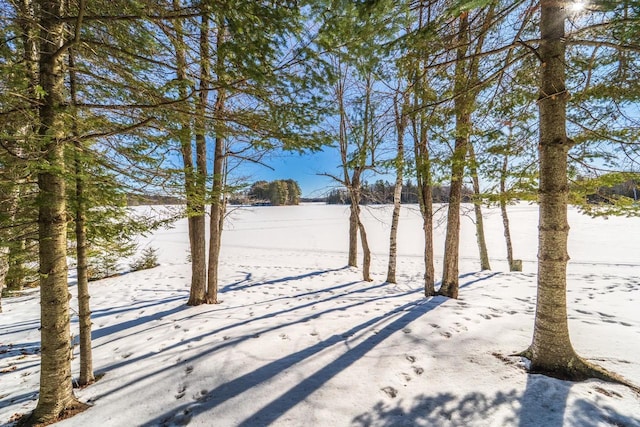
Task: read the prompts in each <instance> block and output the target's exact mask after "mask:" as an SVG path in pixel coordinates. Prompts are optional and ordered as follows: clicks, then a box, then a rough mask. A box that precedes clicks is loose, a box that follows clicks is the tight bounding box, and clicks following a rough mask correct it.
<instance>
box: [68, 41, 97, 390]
mask: <svg viewBox="0 0 640 427" xmlns="http://www.w3.org/2000/svg"><path fill="white" fill-rule="evenodd" d="M76 85H77V81H76V72H75V63H74V57H73V51H72V50H70V51H69V94H70V96H71V105H72V106H73V107H74V108H75V106H76V105H77V104H78V97H77V86H76ZM71 120H72V124H71V127H72V134H73V137H74V139H75V141H74V148H75V150H74V159H73V160H74V169H75V173H74V178H75V184H76V194H75V198H76V200H75V210H76V211H75V220H76V223H75V228H76V230H75V231H76V262H77V266H76V272H77V276H78V278H77V280H78V285H77V288H78V323H79V334H80V375H79V378H78V384H79V385H80V386H85V385H87V384H91V383H92V382H94V381H95V377H94V374H93V354H92V351H91V306H90V304H89V300H90V298H91V297H90V295H89V271H88V269H89V257H88V254H87V249H88V243H87V226H86V221H87V200H86V194H85V188H86V185H85V181H86V177H85V169H84V167H83V166H84V165H83V161H82V158H81V157H82V156H81V153H82V145H81V143H80V141H79V140H78V137H79V136H80V135H79V131H78V117H77V114H76V112H75V111H73V113H72V115H71Z"/></svg>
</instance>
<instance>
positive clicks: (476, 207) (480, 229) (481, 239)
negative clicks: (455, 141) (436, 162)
mask: <svg viewBox="0 0 640 427" xmlns="http://www.w3.org/2000/svg"><path fill="white" fill-rule="evenodd" d="M476 160H477V159H476V151H475V149H474V148H473V144H471V143H469V164H470V166H469V168H470V170H471V180H472V182H473V195H474V197H473V212H474V214H475V219H476V221H475V224H476V237H477V239H478V251H479V252H480V269H481V270H491V265H490V264H489V252H488V251H487V242H486V239H485V236H484V220H483V218H482V199H481V195H480V180H479V178H478V166H477V163H476Z"/></svg>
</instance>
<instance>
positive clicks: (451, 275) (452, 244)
mask: <svg viewBox="0 0 640 427" xmlns="http://www.w3.org/2000/svg"><path fill="white" fill-rule="evenodd" d="M459 20H460V27H459V34H458V45H459V47H458V53H457V57H458V58H457V59H458V60H457V62H456V73H455V93H456V94H457V95H458V96H457V97H456V99H455V111H456V139H455V146H454V151H453V156H452V160H451V186H450V194H449V208H448V210H447V233H446V237H445V243H444V265H443V273H442V286H441V287H440V290H439V293H440V294H441V295H444V296H447V297H449V298H458V286H459V281H458V256H459V247H460V203H461V201H462V179H463V176H464V164H465V158H466V156H467V149H468V146H469V131H470V127H471V103H472V100H469V97H470V94H469V93H468V92H467V89H468V88H467V87H466V86H467V85H466V82H467V67H465V63H464V59H465V56H466V52H467V45H468V43H469V16H468V14H466V13H465V14H463V15H462V16H461V17H460V18H459Z"/></svg>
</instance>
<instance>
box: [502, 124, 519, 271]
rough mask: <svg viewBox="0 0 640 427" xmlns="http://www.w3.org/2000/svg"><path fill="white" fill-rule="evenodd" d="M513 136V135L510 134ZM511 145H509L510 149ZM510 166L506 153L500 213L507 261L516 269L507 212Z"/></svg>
mask: <svg viewBox="0 0 640 427" xmlns="http://www.w3.org/2000/svg"><path fill="white" fill-rule="evenodd" d="M509 138H511V135H509ZM509 142H511V141H509ZM509 148H510V147H507V149H509ZM508 167H509V154H508V153H504V157H503V159H502V167H501V168H500V214H501V216H502V226H503V228H504V240H505V243H506V245H507V261H508V262H509V271H515V270H516V269H515V268H514V267H515V265H514V263H513V246H512V244H511V229H510V228H509V215H508V213H507V171H508Z"/></svg>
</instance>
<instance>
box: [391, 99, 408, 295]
mask: <svg viewBox="0 0 640 427" xmlns="http://www.w3.org/2000/svg"><path fill="white" fill-rule="evenodd" d="M399 103H400V102H399V100H398V99H396V100H395V102H394V104H395V119H396V133H397V136H396V138H397V144H396V146H397V148H396V149H397V153H396V162H395V163H396V164H395V168H396V182H395V186H394V189H393V213H392V215H391V230H390V232H389V263H388V265H387V282H388V283H397V280H396V264H397V258H398V223H399V221H400V204H401V202H402V180H403V178H404V176H403V170H404V132H405V129H406V128H407V115H406V99H405V97H404V96H403V102H402V105H398V104H399Z"/></svg>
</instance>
